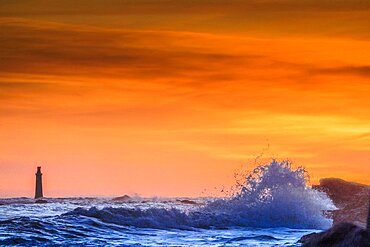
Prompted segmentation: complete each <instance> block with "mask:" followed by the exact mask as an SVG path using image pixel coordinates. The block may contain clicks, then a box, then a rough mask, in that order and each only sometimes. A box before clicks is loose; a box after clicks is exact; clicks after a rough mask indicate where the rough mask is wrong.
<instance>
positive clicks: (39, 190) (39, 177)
mask: <svg viewBox="0 0 370 247" xmlns="http://www.w3.org/2000/svg"><path fill="white" fill-rule="evenodd" d="M41 197H43V194H42V173H41V166H38V167H37V172H36V190H35V199H37V198H41Z"/></svg>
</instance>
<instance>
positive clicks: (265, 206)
mask: <svg viewBox="0 0 370 247" xmlns="http://www.w3.org/2000/svg"><path fill="white" fill-rule="evenodd" d="M307 182H308V174H307V172H306V171H305V170H304V169H303V168H302V167H298V168H296V169H294V168H292V165H291V162H289V161H283V162H278V161H276V160H272V162H271V163H269V164H266V165H261V166H258V167H256V168H255V169H254V170H253V172H251V173H250V174H249V175H247V177H246V178H245V183H244V184H242V186H241V187H240V190H239V191H238V193H236V195H234V196H233V197H229V198H224V199H216V200H214V201H212V202H209V203H208V204H207V205H205V206H201V207H198V208H195V209H193V210H191V211H189V212H184V211H181V210H179V209H175V208H172V209H164V208H149V209H128V208H112V207H108V208H103V209H98V208H95V207H92V208H90V209H84V208H77V209H75V210H73V211H72V212H69V213H67V214H65V215H64V216H66V217H69V216H88V217H94V218H98V219H100V220H102V221H103V222H108V223H114V224H118V225H124V226H134V227H143V228H159V229H167V228H176V229H189V228H217V229H220V228H233V227H261V228H272V227H288V228H306V229H310V228H312V229H325V228H329V227H330V226H331V224H332V220H330V219H327V218H325V216H324V211H326V210H333V209H335V206H334V205H333V203H332V202H331V200H330V199H329V198H328V197H327V195H326V194H325V193H323V192H319V191H316V190H314V189H312V188H311V187H310V186H309V185H308V183H307Z"/></svg>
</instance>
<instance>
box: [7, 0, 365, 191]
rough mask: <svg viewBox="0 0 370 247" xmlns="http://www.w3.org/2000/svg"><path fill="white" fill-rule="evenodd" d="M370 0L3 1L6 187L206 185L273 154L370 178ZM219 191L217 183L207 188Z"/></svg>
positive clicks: (334, 173) (319, 172)
mask: <svg viewBox="0 0 370 247" xmlns="http://www.w3.org/2000/svg"><path fill="white" fill-rule="evenodd" d="M369 16H370V3H365V2H364V1H360V0H355V1H351V2H350V3H349V2H348V1H337V2H336V3H335V5H334V4H333V3H332V1H326V0H324V1H314V0H304V1H300V2H299V3H298V2H296V1H293V0H284V1H282V2H281V3H280V4H278V3H277V2H276V1H274V0H267V1H250V2H249V3H248V4H247V3H245V1H239V0H231V1H224V0H220V1H214V2H212V1H208V0H207V1H203V2H194V3H190V2H189V1H185V0H178V1H148V0H138V1H135V4H133V3H132V2H131V1H129V0H125V1H116V0H109V1H105V2H104V3H103V2H101V1H79V2H78V3H76V2H75V1H73V2H72V1H54V2H51V3H48V4H45V3H44V2H43V1H27V0H24V1H16V2H14V1H3V2H2V8H1V9H0V26H1V28H0V37H1V39H0V54H1V59H0V126H1V128H0V136H1V140H0V179H1V181H2V183H1V184H0V197H15V196H30V197H32V196H33V193H34V173H35V171H36V166H37V165H41V166H42V169H43V173H44V174H45V175H44V194H45V195H46V196H76V195H79V196H81V195H85V196H89V195H91V196H92V195H106V196H112V195H123V194H135V193H137V194H139V195H142V196H201V195H207V193H208V194H209V193H214V187H217V188H221V187H222V186H226V187H227V186H230V185H232V184H233V182H234V178H233V175H234V172H235V171H239V170H240V169H245V170H251V169H253V160H254V159H255V158H256V157H257V156H259V155H260V153H261V152H263V150H265V149H266V147H267V146H268V145H269V147H270V148H269V150H268V151H267V153H266V154H265V155H266V156H265V158H269V157H276V158H280V159H290V160H292V161H293V162H294V163H295V164H296V165H302V166H304V167H306V169H307V170H308V171H309V172H310V175H311V182H312V183H317V181H318V180H319V179H320V178H323V177H338V178H342V179H345V180H349V181H354V182H359V183H365V184H369V183H370V178H369V177H368V174H370V164H369V160H370V100H369V97H370V32H369V31H370V26H369V25H368V23H369V20H370V18H369ZM204 190H206V192H204Z"/></svg>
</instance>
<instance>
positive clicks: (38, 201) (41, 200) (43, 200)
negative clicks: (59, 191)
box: [35, 199, 48, 204]
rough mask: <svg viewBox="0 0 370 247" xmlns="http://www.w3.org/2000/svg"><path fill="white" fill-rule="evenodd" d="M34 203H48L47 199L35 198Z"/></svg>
mask: <svg viewBox="0 0 370 247" xmlns="http://www.w3.org/2000/svg"><path fill="white" fill-rule="evenodd" d="M35 203H37V204H44V203H48V201H47V200H45V199H37V200H36V201H35Z"/></svg>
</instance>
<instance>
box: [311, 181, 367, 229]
mask: <svg viewBox="0 0 370 247" xmlns="http://www.w3.org/2000/svg"><path fill="white" fill-rule="evenodd" d="M313 187H314V188H316V189H317V190H320V191H324V192H325V193H326V194H327V195H328V196H329V197H330V199H331V200H332V201H333V203H334V204H335V206H336V207H337V208H338V210H335V211H332V212H329V213H330V214H331V217H332V218H333V221H334V222H333V224H334V225H336V224H339V223H341V222H349V223H353V224H355V225H358V226H361V227H363V228H365V227H366V223H367V216H368V209H369V192H370V186H368V185H363V184H358V183H352V182H347V181H344V180H342V179H338V178H324V179H321V180H320V184H319V185H316V186H313Z"/></svg>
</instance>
